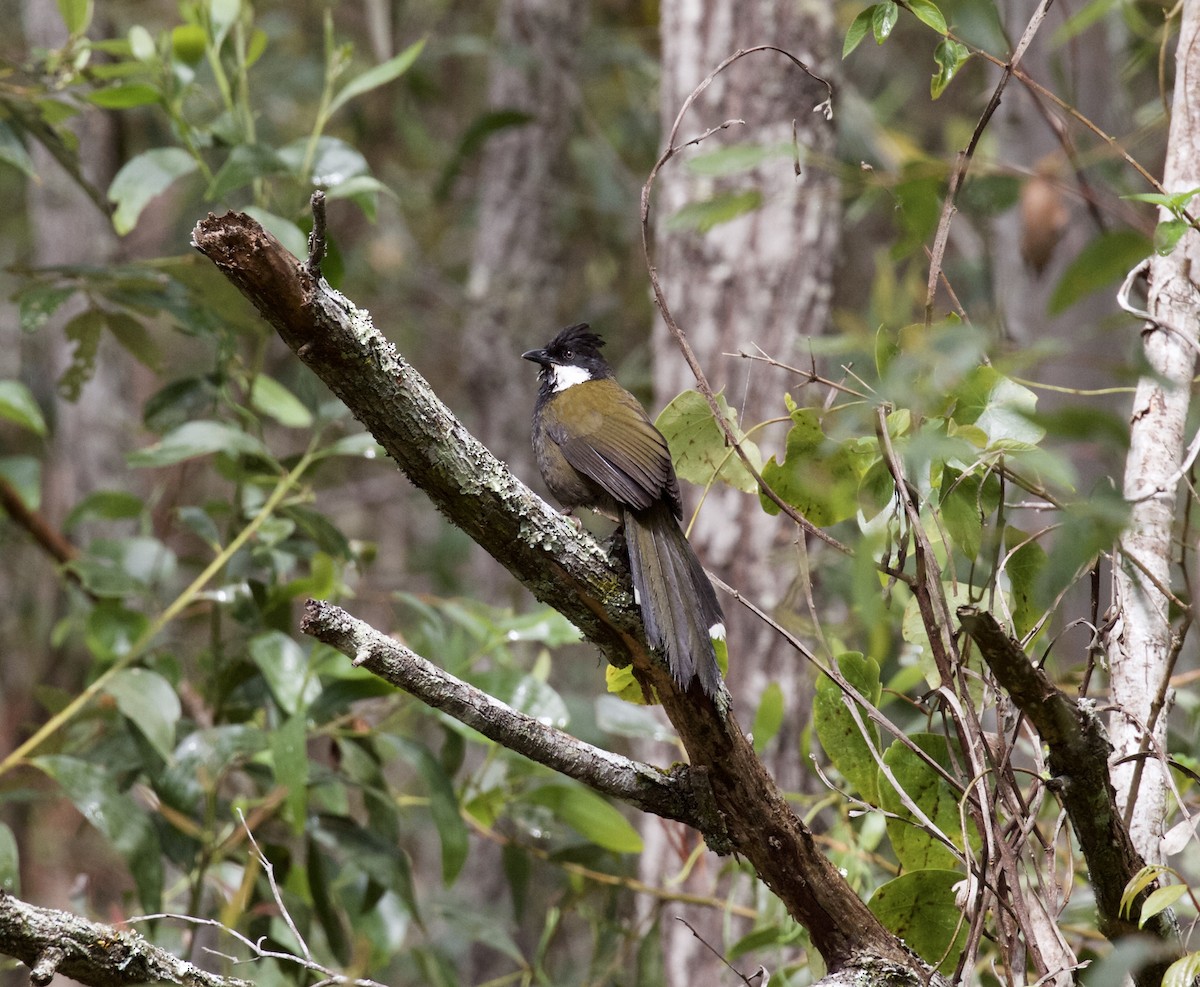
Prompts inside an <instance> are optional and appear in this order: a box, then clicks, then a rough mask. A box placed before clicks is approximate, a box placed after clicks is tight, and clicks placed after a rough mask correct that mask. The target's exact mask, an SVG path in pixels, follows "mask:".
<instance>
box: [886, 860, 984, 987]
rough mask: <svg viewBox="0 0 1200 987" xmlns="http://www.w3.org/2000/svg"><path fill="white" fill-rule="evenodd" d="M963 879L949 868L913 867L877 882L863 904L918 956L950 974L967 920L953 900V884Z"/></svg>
mask: <svg viewBox="0 0 1200 987" xmlns="http://www.w3.org/2000/svg"><path fill="white" fill-rule="evenodd" d="M965 880H966V878H965V877H964V876H963V875H962V874H960V873H959V872H958V871H953V870H935V869H921V870H913V871H910V872H909V873H907V874H901V875H900V876H899V877H897V878H895V879H894V880H891V881H888V882H887V883H886V884H884V885H881V886H880V887H879V888H878V889H877V890H876V891H875V893H874V894H873V895H872V896H871V900H870V901H869V902H868V903H867V907H869V908H870V909H871V911H872V912H874V913H875V917H876V918H878V919H879V921H881V922H882V923H883V924H884V925H885V926H887V928H888V929H889V930H890V931H891V932H892V933H893V934H895V936H896V937H897V938H899V939H900V940H902V941H903V942H904V943H905V944H906V945H907V946H908V947H909V948H910V949H912V950H913V951H914V952H916V954H917V955H918V956H920V957H921V959H923V960H925V962H927V963H931V964H932V963H938V964H939V966H938V969H939V970H940V971H941V972H942V973H943V974H950V973H952V972H953V971H954V967H955V966H956V965H957V963H958V957H959V955H960V954H961V953H962V950H963V947H964V946H965V945H966V939H967V927H968V926H969V924H970V922H969V921H968V916H967V914H966V911H965V909H963V908H962V907H961V906H960V905H959V904H958V903H957V901H956V886H957V885H959V884H961V883H962V882H963V881H965Z"/></svg>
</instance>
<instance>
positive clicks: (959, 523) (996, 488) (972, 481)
mask: <svg viewBox="0 0 1200 987" xmlns="http://www.w3.org/2000/svg"><path fill="white" fill-rule="evenodd" d="M999 504H1000V481H999V480H997V479H996V477H995V476H994V475H992V474H990V473H989V474H987V477H986V481H985V479H984V476H983V475H981V474H979V473H974V474H971V475H969V476H968V475H966V474H964V473H963V472H962V471H961V470H956V469H954V468H953V467H951V466H945V467H943V468H942V481H941V502H940V504H939V505H938V509H939V511H940V512H941V517H942V523H943V524H944V525H945V526H946V531H947V533H948V534H949V535H950V538H951V539H952V540H953V542H954V547H955V548H957V549H958V550H959V551H961V552H962V553H963V554H964V555H965V556H966V557H967V558H968V559H974V558H976V557H977V556H978V555H979V548H980V545H981V543H982V540H983V523H984V520H985V519H986V518H988V517H990V516H991V515H992V513H993V512H994V511H995V510H996V508H997V507H998V506H999Z"/></svg>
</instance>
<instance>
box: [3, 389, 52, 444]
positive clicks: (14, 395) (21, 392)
mask: <svg viewBox="0 0 1200 987" xmlns="http://www.w3.org/2000/svg"><path fill="white" fill-rule="evenodd" d="M0 418H3V419H5V420H7V421H10V422H15V423H16V424H17V425H20V426H21V427H22V428H26V429H28V430H29V431H31V432H33V433H34V435H45V434H46V419H45V418H43V417H42V409H41V408H40V407H38V403H37V401H36V400H35V399H34V397H33V392H32V391H30V390H29V388H28V387H26V386H25V385H24V384H22V383H21V382H20V381H19V380H0Z"/></svg>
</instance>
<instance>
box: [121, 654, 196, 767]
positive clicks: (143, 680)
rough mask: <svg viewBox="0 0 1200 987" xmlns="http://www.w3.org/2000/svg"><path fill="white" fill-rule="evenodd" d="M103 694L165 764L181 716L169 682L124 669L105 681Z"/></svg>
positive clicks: (145, 671) (155, 675) (140, 670)
mask: <svg viewBox="0 0 1200 987" xmlns="http://www.w3.org/2000/svg"><path fill="white" fill-rule="evenodd" d="M104 691H105V692H107V693H108V694H109V695H110V696H112V697H113V698H114V699H115V700H116V701H117V709H119V710H120V711H121V715H122V716H124V717H125V719H127V720H128V721H129V722H130V723H131V724H133V726H135V727H136V728H137V729H138V730H139V731H140V732H141V734H142V735H143V736H144V737H145V738H146V739H147V740H148V741H150V745H151V746H152V747H153V748H154V749H155V750H156V751H158V753H159V754H161V755H162V758H163V760H164V761H169V760H170V759H171V752H172V751H173V750H174V749H175V726H176V724H177V723H178V722H179V717H180V715H181V713H182V708H181V707H180V705H179V696H178V695H176V693H175V690H174V689H173V688H172V687H171V683H170V682H168V681H167V680H166V679H164V678H163V677H162V676H161V675H159V674H158V673H157V672H151V671H149V670H148V669H145V668H126V669H122V670H121V671H119V672H117V674H116V675H114V676H113V677H112V678H111V679H110V680H109V682H108V684H107V685H106V686H105V687H104Z"/></svg>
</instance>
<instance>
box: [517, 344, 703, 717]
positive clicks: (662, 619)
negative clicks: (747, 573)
mask: <svg viewBox="0 0 1200 987" xmlns="http://www.w3.org/2000/svg"><path fill="white" fill-rule="evenodd" d="M603 345H604V340H603V339H601V338H600V337H599V336H597V335H596V334H595V333H594V332H591V331H590V330H589V328H588V326H587V325H586V324H582V323H581V324H580V325H574V326H569V327H568V328H566V329H564V330H562V332H560V333H559V334H558V335H557V336H555V337H554V339H552V340H551V341H550V342H549V343H548V344H547V345H546V346H545V347H544V348H542V349H540V350H530V351H529V352H527V353H523V354H521V355H522V356H523V357H524V358H525V359H526V360H532V361H533V362H534V363H536V364H538V365H539V366H540V367H541V369H540V370H539V371H538V383H539V388H538V396H537V403H536V404H535V405H534V409H533V451H534V455H535V456H536V458H537V464H538V469H540V470H541V473H542V479H543V480H545V481H546V486H547V487H549V488H550V492H551V493H552V494H554V496H555V497H556V498H557V499H558V501H559V502H560V503H561V504H562V505H563V507H565V508H566V509H567V510H568V511H571V510H574V509H575V508H576V507H587V508H591V509H592V510H595V511H598V512H600V513H602V514H608V515H610V516H612V517H615V518H616V519H617V520H619V521H620V522H621V523H622V525H623V527H624V534H625V544H626V546H627V547H628V550H629V569H630V572H631V573H632V575H633V591H634V598H635V600H636V601H637V604H638V607H639V608H640V609H641V612H642V622H643V623H644V624H645V625H646V639H647V641H648V642H649V643H650V646H651V647H652V648H654V649H655V650H657V651H660V652H662V653H663V654H664V655H665V656H666V659H667V667H668V668H669V669H670V670H671V674H672V676H673V677H674V679H675V682H676V684H677V685H678V686H679V688H680V689H682V690H684V691H686V690H687V689H688V688H690V687H691V684H692V682H693V680H697V679H698V680H699V682H700V687H701V688H702V689H703V690H704V692H705V693H706V694H707V695H709V696H711V697H716V696H717V695H718V694H719V693H720V691H721V672H720V669H719V668H718V667H717V655H716V651H715V650H714V648H713V638H714V637H719V638H723V637H724V636H725V623H724V621H725V618H724V615H723V614H722V612H721V604H720V603H718V602H717V594H716V592H715V591H714V590H713V586H712V583H711V582H709V580H708V576H707V575H705V572H704V567H703V566H702V565H701V564H700V560H699V559H697V558H696V553H695V552H694V551H692V546H691V545H690V544H688V540H687V538H686V536H685V535H684V533H683V530H682V529H681V528H680V527H679V521H680V520H681V519H682V517H683V506H682V503H681V502H680V499H679V481H678V480H677V479H676V477H675V467H674V466H672V464H671V453H670V451H669V450H668V448H667V440H666V439H665V438H663V435H662V433H661V432H660V431H659V430H658V429H657V428H655V427H654V423H653V422H651V421H650V418H649V417H648V416H647V415H646V412H645V410H644V409H643V408H642V406H641V405H640V404H639V403H638V400H637V398H635V397H634V396H633V395H632V394H630V393H629V392H628V391H627V390H625V388H623V387H622V386H621V385H620V384H618V383H617V380H616V378H615V377H614V376H613V372H612V368H611V367H610V366H609V365H608V363H607V362H606V361H605V359H604V357H602V356H601V355H600V347H601V346H603Z"/></svg>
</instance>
